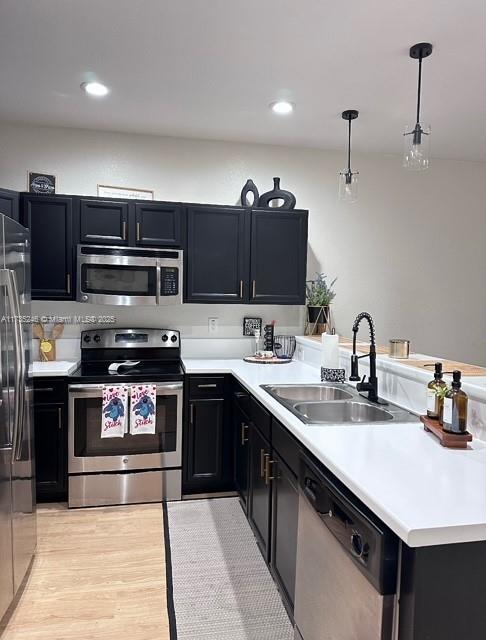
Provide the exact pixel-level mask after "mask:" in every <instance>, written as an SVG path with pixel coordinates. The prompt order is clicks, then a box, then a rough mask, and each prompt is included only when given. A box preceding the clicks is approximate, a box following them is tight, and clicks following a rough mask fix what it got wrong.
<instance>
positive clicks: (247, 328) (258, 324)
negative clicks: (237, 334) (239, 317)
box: [243, 318, 262, 336]
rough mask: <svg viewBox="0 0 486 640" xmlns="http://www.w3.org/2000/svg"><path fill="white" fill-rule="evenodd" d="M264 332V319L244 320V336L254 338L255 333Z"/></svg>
mask: <svg viewBox="0 0 486 640" xmlns="http://www.w3.org/2000/svg"><path fill="white" fill-rule="evenodd" d="M257 330H258V331H260V334H261V332H262V319H261V318H243V335H244V336H254V335H255V331H257Z"/></svg>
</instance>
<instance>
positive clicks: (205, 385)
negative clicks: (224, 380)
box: [197, 382, 218, 389]
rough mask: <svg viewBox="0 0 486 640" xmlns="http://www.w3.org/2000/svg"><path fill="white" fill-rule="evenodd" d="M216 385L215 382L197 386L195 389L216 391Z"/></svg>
mask: <svg viewBox="0 0 486 640" xmlns="http://www.w3.org/2000/svg"><path fill="white" fill-rule="evenodd" d="M217 386H218V385H217V384H216V383H215V382H211V383H208V384H198V385H197V388H198V389H216V387H217Z"/></svg>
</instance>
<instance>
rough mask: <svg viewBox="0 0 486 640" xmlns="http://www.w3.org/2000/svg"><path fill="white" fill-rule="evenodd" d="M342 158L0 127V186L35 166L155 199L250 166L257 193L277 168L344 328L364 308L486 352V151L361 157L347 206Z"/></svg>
mask: <svg viewBox="0 0 486 640" xmlns="http://www.w3.org/2000/svg"><path fill="white" fill-rule="evenodd" d="M399 135H400V132H397V136H399ZM436 135H437V134H436ZM343 142H344V141H343ZM343 162H344V154H343V153H341V152H339V153H338V152H334V151H329V152H324V151H316V150H310V149H292V148H286V147H277V146H268V145H254V144H248V145H246V144H237V143H223V142H213V141H200V140H185V139H176V138H160V137H155V136H140V135H126V134H117V133H103V132H99V131H96V132H94V131H82V130H74V129H61V128H58V129H55V128H42V127H27V126H16V125H1V126H0V185H2V186H5V187H10V188H13V189H25V187H26V182H27V170H28V169H31V170H36V171H46V172H52V173H55V174H57V176H58V192H65V193H79V194H85V195H96V185H97V183H105V184H115V185H125V186H130V187H139V188H147V189H154V190H155V197H156V198H157V199H167V200H176V201H177V200H183V201H193V202H194V201H195V202H212V203H221V204H234V203H236V202H237V201H238V199H239V193H240V191H241V188H242V186H243V184H244V183H245V181H246V179H247V178H248V177H251V178H253V180H254V181H255V183H256V184H257V186H258V187H259V189H260V192H263V191H265V190H267V189H269V188H270V187H271V185H272V177H273V176H275V175H278V176H281V179H282V187H283V188H288V189H290V190H291V191H293V192H294V193H295V194H296V197H297V206H298V207H302V208H308V209H309V210H310V219H309V273H310V274H312V273H313V272H314V271H316V270H323V271H325V272H326V273H328V274H329V275H330V276H332V277H334V276H338V282H337V285H336V288H337V292H338V295H337V297H336V301H335V308H334V313H335V317H336V320H337V325H338V329H339V330H340V332H341V333H345V334H348V335H349V334H350V330H351V325H352V322H353V319H354V317H355V315H356V314H357V313H358V312H359V311H362V310H365V309H366V310H368V311H370V312H371V313H372V314H373V316H374V317H375V320H376V325H377V335H378V340H379V341H380V342H382V343H384V342H386V341H387V340H388V339H389V338H391V337H405V338H410V339H411V340H412V347H413V348H414V349H415V350H417V351H421V352H425V353H431V354H435V355H442V356H447V357H452V358H457V359H461V360H466V361H470V362H474V363H483V364H486V340H484V319H485V318H486V296H485V294H484V278H485V274H486V251H485V244H486V213H485V210H484V209H485V208H484V204H483V185H484V183H485V181H486V163H473V162H458V161H447V160H434V161H433V163H432V168H431V169H430V170H429V171H427V172H424V173H418V174H414V173H408V172H406V171H405V170H403V169H402V167H401V159H400V158H399V157H398V156H378V155H366V156H356V157H355V162H354V164H355V167H356V168H357V169H359V171H360V200H359V202H358V203H356V204H354V205H343V204H341V203H339V202H338V201H337V197H336V193H337V173H338V171H339V169H341V168H342V166H343ZM220 309H221V312H219V311H218V314H219V313H221V314H230V316H231V318H232V319H230V320H229V321H228V326H229V327H231V326H234V327H236V324H239V322H238V323H236V319H235V317H234V313H235V311H231V309H228V308H220ZM251 311H252V307H250V306H248V307H240V308H239V310H238V313H240V316H241V317H242V316H243V315H244V314H245V313H247V312H251ZM279 313H281V314H282V315H281V323H282V325H285V326H288V327H291V326H295V325H298V326H301V321H302V313H301V309H299V308H290V309H289V308H288V309H284V310H282V311H279ZM191 314H194V315H191ZM262 314H264V315H265V319H267V318H268V319H272V317H273V316H272V314H275V311H274V310H273V309H272V307H267V310H265V312H263V311H262ZM210 315H216V314H215V313H214V312H213V309H212V307H211V306H209V305H204V306H202V307H201V308H200V310H199V309H195V310H194V312H193V311H191V310H188V311H185V310H182V311H181V316H180V320H181V322H183V323H184V322H187V323H188V325H187V326H189V325H190V323H191V322H192V319H193V318H201V322H200V324H201V326H202V325H203V324H204V323H205V322H206V321H207V317H208V316H210ZM296 318H297V320H296ZM177 320H178V319H176V318H174V323H175V322H177ZM238 320H239V318H238ZM235 330H236V329H235ZM229 332H230V333H231V332H232V330H231V329H229Z"/></svg>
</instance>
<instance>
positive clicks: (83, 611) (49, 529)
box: [1, 505, 169, 640]
mask: <svg viewBox="0 0 486 640" xmlns="http://www.w3.org/2000/svg"><path fill="white" fill-rule="evenodd" d="M163 526H164V525H163V517H162V507H161V505H136V506H126V507H108V508H99V509H79V510H68V509H66V508H63V507H62V506H61V505H56V506H55V507H47V508H42V507H41V508H40V509H39V511H38V547H37V556H36V559H35V561H34V566H33V569H32V573H31V576H30V579H29V581H28V583H27V586H26V589H25V591H24V593H23V595H22V598H21V600H20V602H19V604H18V606H17V608H16V610H15V612H14V614H13V615H12V617H11V619H10V621H9V623H8V625H7V628H6V629H5V631H4V633H3V634H1V640H97V639H98V638H99V639H100V640H101V639H102V640H169V622H168V616H167V601H166V579H165V555H164V538H163Z"/></svg>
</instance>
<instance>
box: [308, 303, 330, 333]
mask: <svg viewBox="0 0 486 640" xmlns="http://www.w3.org/2000/svg"><path fill="white" fill-rule="evenodd" d="M329 319H330V308H329V307H328V306H327V307H315V306H310V305H308V306H307V327H306V334H307V335H311V336H312V335H319V334H321V333H325V331H326V330H327V327H328V326H329Z"/></svg>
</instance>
